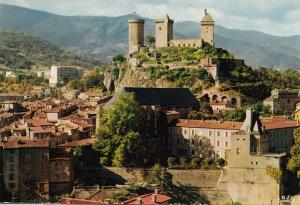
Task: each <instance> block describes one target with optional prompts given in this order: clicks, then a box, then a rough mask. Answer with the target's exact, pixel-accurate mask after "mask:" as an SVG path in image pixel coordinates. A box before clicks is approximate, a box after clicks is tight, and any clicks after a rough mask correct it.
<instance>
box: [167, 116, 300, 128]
mask: <svg viewBox="0 0 300 205" xmlns="http://www.w3.org/2000/svg"><path fill="white" fill-rule="evenodd" d="M242 124H243V122H231V121H224V122H221V121H217V120H185V119H179V120H176V121H174V122H173V123H171V126H172V127H189V128H208V129H227V130H239V129H240V128H241V126H242ZM262 124H263V126H265V129H266V130H272V129H283V128H291V127H299V125H300V124H299V123H298V122H297V121H292V120H285V119H283V118H274V119H272V118H268V119H262Z"/></svg>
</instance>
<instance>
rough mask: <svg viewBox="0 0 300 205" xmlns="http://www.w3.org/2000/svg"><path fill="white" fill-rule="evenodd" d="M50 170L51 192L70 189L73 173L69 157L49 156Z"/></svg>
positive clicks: (63, 191)
mask: <svg viewBox="0 0 300 205" xmlns="http://www.w3.org/2000/svg"><path fill="white" fill-rule="evenodd" d="M50 170H51V171H50V177H49V183H50V193H51V194H60V193H65V192H69V191H71V190H72V184H73V177H74V174H73V167H72V160H71V158H66V157H63V158H62V157H61V158H51V159H50Z"/></svg>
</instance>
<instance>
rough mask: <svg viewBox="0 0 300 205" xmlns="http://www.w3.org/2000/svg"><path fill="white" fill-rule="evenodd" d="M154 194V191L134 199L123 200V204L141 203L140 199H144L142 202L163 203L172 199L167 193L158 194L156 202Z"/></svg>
mask: <svg viewBox="0 0 300 205" xmlns="http://www.w3.org/2000/svg"><path fill="white" fill-rule="evenodd" d="M152 195H153V194H152V193H149V194H145V195H141V196H138V197H135V198H133V199H129V200H126V201H123V202H122V204H140V201H139V200H142V204H162V203H165V202H167V201H170V200H171V198H170V197H168V196H166V195H162V194H156V201H155V202H154V201H153V196H152Z"/></svg>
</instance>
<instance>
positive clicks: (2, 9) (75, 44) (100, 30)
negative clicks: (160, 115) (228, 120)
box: [0, 4, 300, 69]
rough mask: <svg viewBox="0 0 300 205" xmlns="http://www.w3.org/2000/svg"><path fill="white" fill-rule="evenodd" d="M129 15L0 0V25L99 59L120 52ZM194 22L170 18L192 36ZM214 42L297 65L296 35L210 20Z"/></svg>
mask: <svg viewBox="0 0 300 205" xmlns="http://www.w3.org/2000/svg"><path fill="white" fill-rule="evenodd" d="M131 17H132V15H125V16H119V17H105V16H62V15H56V14H51V13H48V12H43V11H37V10H32V9H27V8H22V7H17V6H11V5H5V4H0V28H8V29H13V30H17V31H23V32H28V33H30V34H32V35H35V36H38V37H40V38H42V39H45V40H47V41H50V42H52V43H54V44H56V45H59V46H60V47H63V48H66V49H69V50H71V51H74V52H76V53H77V54H80V55H87V56H91V57H94V58H99V59H101V60H103V59H108V58H111V57H112V56H114V55H116V54H120V53H122V54H126V52H127V42H128V25H127V21H128V19H129V18H131ZM145 21H146V23H145V33H146V35H148V34H152V35H153V34H154V20H153V19H147V18H146V19H145ZM199 30H200V25H199V23H196V22H192V21H185V22H175V24H174V36H175V37H176V38H182V37H198V36H199ZM215 33H216V36H215V38H216V46H217V47H222V48H224V49H227V50H229V51H230V52H231V53H233V54H234V55H235V56H236V57H237V58H243V59H245V61H246V63H247V64H249V65H251V66H254V67H258V66H264V67H274V68H281V69H282V68H295V69H300V36H299V35H298V36H290V37H280V36H273V35H269V34H265V33H262V32H258V31H250V30H249V31H246V30H237V29H227V28H225V27H222V26H219V25H217V26H216V29H215Z"/></svg>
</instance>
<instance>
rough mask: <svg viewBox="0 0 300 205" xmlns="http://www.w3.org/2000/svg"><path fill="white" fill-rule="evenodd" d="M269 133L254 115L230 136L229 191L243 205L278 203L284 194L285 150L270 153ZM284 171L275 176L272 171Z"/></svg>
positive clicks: (235, 200)
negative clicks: (283, 151) (267, 133)
mask: <svg viewBox="0 0 300 205" xmlns="http://www.w3.org/2000/svg"><path fill="white" fill-rule="evenodd" d="M268 140H269V139H268V136H267V135H266V134H265V131H264V128H263V126H262V123H261V122H260V120H259V118H258V117H257V116H256V115H255V113H254V114H252V118H248V119H246V120H245V122H244V123H243V125H242V127H241V129H240V130H239V131H237V132H235V133H233V134H232V136H231V148H230V150H229V152H228V166H227V171H228V186H227V191H228V193H229V195H230V197H231V199H232V200H233V201H234V202H240V203H242V204H279V199H280V197H281V195H283V194H284V191H285V190H284V181H285V180H284V169H285V168H284V167H285V163H286V154H285V153H273V152H269V148H268V146H269V143H268ZM271 172H272V173H274V172H276V173H280V172H281V173H283V174H282V175H280V174H279V175H278V177H276V176H275V175H272V173H271Z"/></svg>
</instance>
